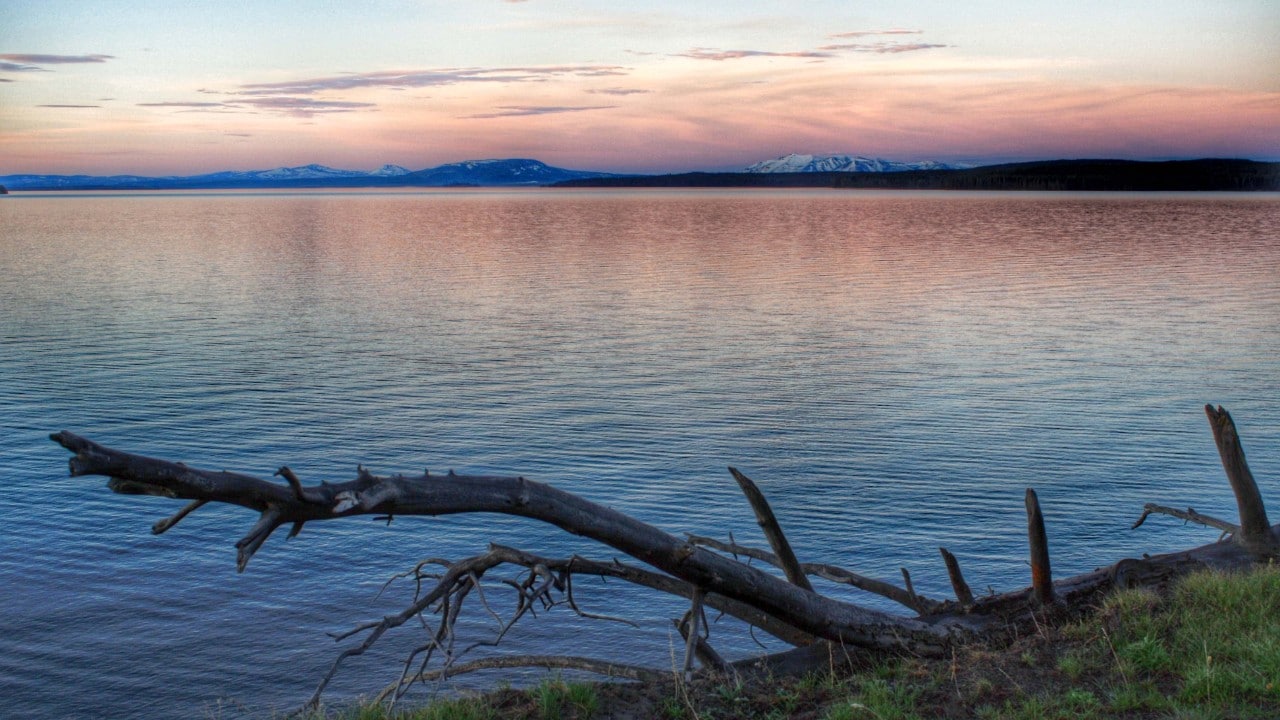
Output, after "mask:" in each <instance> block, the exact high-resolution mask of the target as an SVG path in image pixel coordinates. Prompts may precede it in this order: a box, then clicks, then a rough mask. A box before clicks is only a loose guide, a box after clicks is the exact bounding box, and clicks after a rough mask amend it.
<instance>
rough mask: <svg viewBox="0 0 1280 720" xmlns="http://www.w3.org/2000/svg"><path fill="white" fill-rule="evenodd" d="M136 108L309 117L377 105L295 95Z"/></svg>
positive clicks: (353, 110)
mask: <svg viewBox="0 0 1280 720" xmlns="http://www.w3.org/2000/svg"><path fill="white" fill-rule="evenodd" d="M137 106H138V107H154V108H179V109H180V110H179V111H180V112H254V111H256V110H262V111H266V112H274V113H279V114H282V115H288V116H290V117H307V118H309V117H311V116H313V115H318V114H324V113H341V112H355V111H356V110H361V109H364V108H371V107H377V105H375V104H374V103H367V102H352V101H348V100H318V99H316V98H299V97H284V96H276V97H257V96H253V97H237V98H234V99H231V100H227V101H225V102H203V101H194V102H192V101H164V102H145V103H137Z"/></svg>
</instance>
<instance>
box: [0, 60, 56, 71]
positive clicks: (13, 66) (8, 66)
mask: <svg viewBox="0 0 1280 720" xmlns="http://www.w3.org/2000/svg"><path fill="white" fill-rule="evenodd" d="M0 71H3V72H48V70H45V69H44V68H42V67H36V66H35V65H23V64H22V63H15V62H7V61H3V60H0Z"/></svg>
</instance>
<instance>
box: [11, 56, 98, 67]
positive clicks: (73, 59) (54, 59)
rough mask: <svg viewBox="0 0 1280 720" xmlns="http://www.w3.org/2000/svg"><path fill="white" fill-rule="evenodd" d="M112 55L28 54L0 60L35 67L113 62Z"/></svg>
mask: <svg viewBox="0 0 1280 720" xmlns="http://www.w3.org/2000/svg"><path fill="white" fill-rule="evenodd" d="M114 59H115V56H114V55H40V54H30V53H9V54H5V55H0V60H8V61H10V62H16V63H33V64H35V65H59V64H65V63H100V62H106V61H108V60H114Z"/></svg>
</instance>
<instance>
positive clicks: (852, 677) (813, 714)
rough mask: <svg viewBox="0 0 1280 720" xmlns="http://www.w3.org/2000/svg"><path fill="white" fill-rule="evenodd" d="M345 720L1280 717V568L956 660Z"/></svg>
mask: <svg viewBox="0 0 1280 720" xmlns="http://www.w3.org/2000/svg"><path fill="white" fill-rule="evenodd" d="M329 717H331V718H333V717H336V718H340V719H341V720H348V719H349V720H383V719H384V718H394V719H395V720H487V719H489V718H529V719H536V720H554V719H558V718H564V719H566V720H574V719H585V718H595V717H599V718H608V717H626V718H667V719H668V720H719V719H724V718H743V719H744V720H745V719H752V718H755V719H759V720H772V719H775V718H776V719H778V720H781V719H783V718H800V719H802V720H914V719H919V720H925V719H929V718H947V719H951V718H980V719H981V720H1055V719H1058V718H1061V719H1062V720H1066V719H1068V718H1072V719H1074V718H1082V719H1084V720H1111V719H1113V718H1126V719H1135V718H1137V719H1150V720H1156V719H1160V720H1199V719H1201V718H1204V719H1208V718H1241V719H1242V720H1247V719H1250V718H1257V719H1262V718H1276V717H1280V568H1276V567H1274V566H1272V567H1266V568H1259V569H1257V570H1254V571H1253V572H1250V573H1247V574H1221V573H1200V574H1195V575H1191V576H1189V577H1187V578H1185V579H1183V580H1182V581H1181V582H1179V583H1178V584H1177V585H1176V586H1175V587H1174V588H1173V590H1172V591H1171V592H1170V593H1169V594H1168V595H1167V596H1164V597H1161V596H1158V595H1156V594H1154V593H1152V592H1149V591H1143V590H1132V591H1123V592H1119V593H1116V594H1113V595H1112V596H1110V597H1109V598H1107V600H1106V601H1105V602H1104V603H1103V605H1102V607H1100V608H1097V610H1096V612H1093V613H1091V614H1090V615H1089V616H1087V617H1085V618H1083V619H1079V620H1077V621H1074V622H1071V623H1068V624H1065V625H1061V626H1059V627H1045V628H1043V629H1042V631H1041V632H1039V633H1037V634H1036V635H1034V636H1031V637H1025V638H1020V639H1017V640H1015V641H1013V642H1012V643H1011V644H1010V645H1009V646H1008V647H1004V648H998V649H993V648H989V647H984V646H973V647H968V648H962V649H960V650H958V651H957V654H956V657H954V658H951V659H946V660H922V659H918V658H898V659H889V660H885V661H883V662H880V663H878V664H875V665H870V666H864V667H862V668H861V669H859V670H856V671H854V670H850V671H847V672H841V671H836V672H834V673H833V672H823V673H817V674H814V675H810V676H806V677H800V678H780V679H776V680H774V681H771V682H754V683H748V684H744V683H739V682H730V681H723V680H721V681H700V682H698V683H695V684H694V685H692V686H687V687H682V686H678V685H673V684H671V683H666V684H655V685H644V686H639V685H626V684H591V683H572V682H565V681H563V680H561V679H560V678H559V677H552V678H548V679H546V680H544V681H543V682H542V683H540V684H539V685H537V686H535V687H534V688H531V689H527V690H504V691H498V692H494V693H490V694H488V695H484V696H481V697H477V698H459V699H453V700H447V701H442V702H436V703H433V704H431V705H427V706H425V707H420V708H414V709H412V710H407V711H403V712H397V713H396V714H394V715H386V714H385V713H382V712H381V711H380V710H378V709H377V708H372V707H359V708H353V709H351V710H349V711H347V713H345V714H338V715H330V716H329Z"/></svg>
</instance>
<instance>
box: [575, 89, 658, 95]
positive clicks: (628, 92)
mask: <svg viewBox="0 0 1280 720" xmlns="http://www.w3.org/2000/svg"><path fill="white" fill-rule="evenodd" d="M587 92H589V93H591V94H592V95H619V96H621V95H644V94H645V93H651V92H653V91H652V90H640V89H638V88H600V89H599V90H588V91H587Z"/></svg>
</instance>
